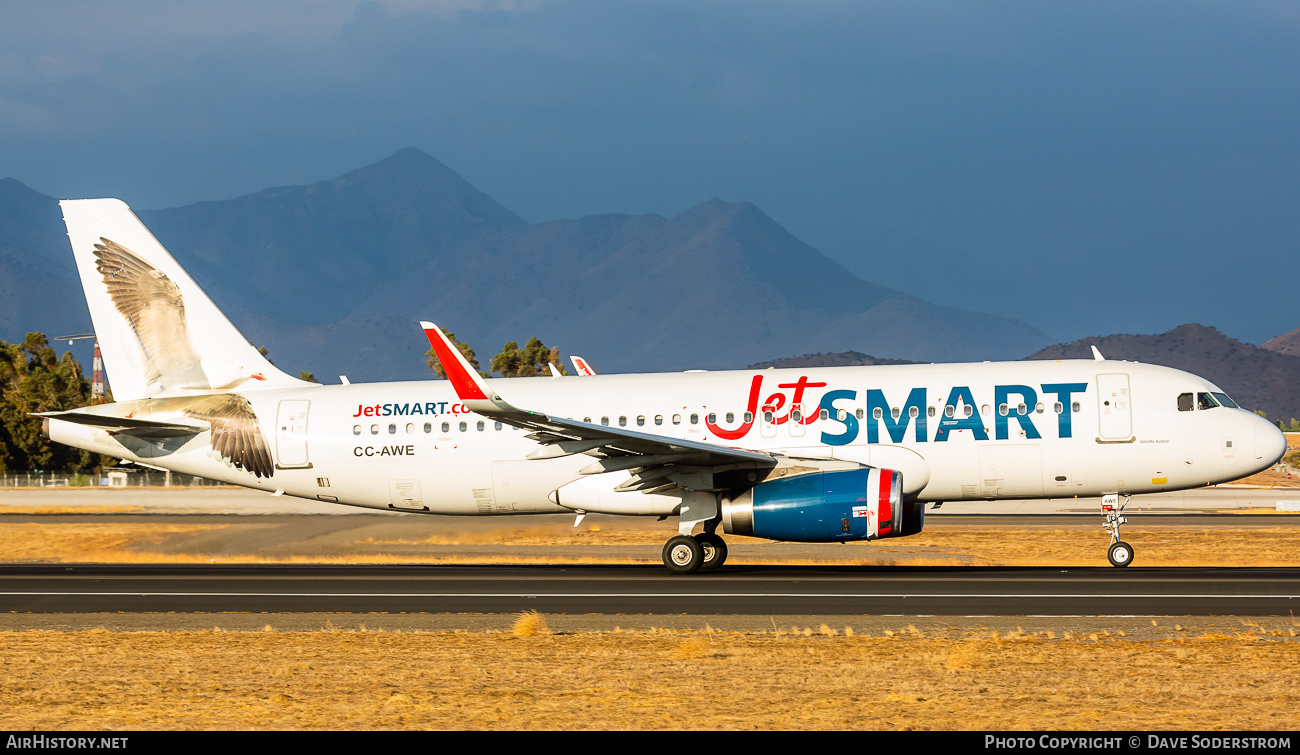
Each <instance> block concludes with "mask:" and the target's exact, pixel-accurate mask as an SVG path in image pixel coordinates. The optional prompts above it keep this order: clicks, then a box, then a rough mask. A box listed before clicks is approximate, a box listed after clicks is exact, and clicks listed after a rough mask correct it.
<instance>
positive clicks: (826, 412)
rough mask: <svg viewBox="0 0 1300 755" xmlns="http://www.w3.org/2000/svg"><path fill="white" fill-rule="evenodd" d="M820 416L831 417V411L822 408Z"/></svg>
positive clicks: (823, 417)
mask: <svg viewBox="0 0 1300 755" xmlns="http://www.w3.org/2000/svg"><path fill="white" fill-rule="evenodd" d="M818 416H819V417H821V418H822V419H829V418H830V416H831V413H830V412H828V411H827V410H825V409H822V410H821V412H820V413H819V414H818Z"/></svg>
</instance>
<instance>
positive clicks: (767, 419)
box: [763, 411, 775, 422]
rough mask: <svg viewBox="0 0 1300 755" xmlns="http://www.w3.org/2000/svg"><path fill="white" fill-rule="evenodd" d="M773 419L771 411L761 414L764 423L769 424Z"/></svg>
mask: <svg viewBox="0 0 1300 755" xmlns="http://www.w3.org/2000/svg"><path fill="white" fill-rule="evenodd" d="M774 418H775V415H773V414H772V412H771V411H766V412H763V421H764V422H771V421H772V420H773V419H774Z"/></svg>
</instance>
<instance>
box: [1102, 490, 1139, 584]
mask: <svg viewBox="0 0 1300 755" xmlns="http://www.w3.org/2000/svg"><path fill="white" fill-rule="evenodd" d="M1131 497H1132V496H1128V495H1125V496H1124V502H1123V503H1120V500H1119V495H1118V494H1116V493H1111V494H1110V495H1104V496H1102V497H1101V515H1102V517H1104V518H1105V519H1106V522H1105V524H1103V525H1101V526H1102V527H1103V528H1104V529H1105V530H1106V531H1107V532H1108V533H1110V550H1108V551H1107V552H1106V557H1107V558H1109V559H1110V565H1111V566H1120V567H1123V566H1128V565H1129V564H1131V563H1133V546H1131V545H1129V544H1128V543H1126V542H1124V541H1123V540H1120V539H1119V526H1120V525H1121V524H1127V523H1128V520H1127V519H1125V518H1124V517H1123V513H1124V507H1125V506H1127V505H1128V502H1129V498H1131Z"/></svg>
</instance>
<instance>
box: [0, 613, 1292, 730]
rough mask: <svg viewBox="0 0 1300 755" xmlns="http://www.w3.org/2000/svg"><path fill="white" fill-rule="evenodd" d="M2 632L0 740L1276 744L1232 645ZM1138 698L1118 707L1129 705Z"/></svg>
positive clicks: (1251, 663)
mask: <svg viewBox="0 0 1300 755" xmlns="http://www.w3.org/2000/svg"><path fill="white" fill-rule="evenodd" d="M889 634H892V636H884V637H882V636H866V635H864V634H858V635H854V636H846V635H843V634H838V633H833V632H829V633H828V632H826V631H822V632H820V633H816V634H814V633H813V632H812V631H811V629H807V630H805V631H797V628H796V632H781V633H735V632H717V631H712V630H709V631H706V632H672V631H666V630H661V631H617V630H616V631H613V632H584V633H580V634H567V635H566V634H537V635H534V636H531V637H516V636H514V635H513V634H511V633H509V632H486V633H468V632H443V633H412V632H406V633H401V632H374V631H369V632H367V631H356V632H342V631H325V632H275V631H263V632H222V631H207V632H171V633H168V632H126V633H119V632H106V631H103V630H98V631H89V632H67V633H65V632H49V631H29V632H4V633H2V635H0V664H3V667H4V674H3V675H0V699H4V700H5V705H4V706H3V707H2V708H0V727H3V728H6V729H10V730H15V729H36V730H69V729H87V730H90V729H408V728H419V729H430V728H431V729H564V730H573V729H678V730H687V729H808V730H819V729H863V730H874V729H952V730H973V729H974V730H983V729H986V730H1089V729H1106V730H1115V729H1130V730H1174V729H1197V730H1205V729H1234V730H1251V729H1254V730H1289V729H1294V728H1296V725H1297V723H1298V719H1297V716H1296V713H1295V710H1296V703H1297V701H1300V677H1298V676H1297V675H1296V674H1295V673H1294V670H1295V669H1296V668H1297V667H1298V666H1300V642H1298V641H1297V640H1296V639H1295V638H1294V637H1293V636H1291V635H1294V632H1291V633H1290V634H1288V633H1285V632H1263V631H1259V630H1258V629H1256V628H1252V627H1249V626H1245V625H1243V627H1242V631H1240V632H1237V633H1234V634H1226V633H1219V634H1215V635H1205V636H1196V637H1183V636H1179V635H1177V634H1174V635H1171V636H1170V637H1169V638H1168V639H1164V640H1156V641H1136V640H1131V639H1123V638H1120V637H1117V636H1113V635H1111V633H1109V632H1106V633H1094V634H1091V635H1090V636H1088V637H1074V636H1070V635H1069V633H1068V632H1067V633H1065V635H1066V636H1063V637H1060V638H1057V637H1055V635H1054V633H1047V632H1040V633H1024V632H1020V631H1017V632H1008V633H1005V634H1003V635H1002V636H997V635H996V634H995V633H988V632H982V633H981V632H972V633H969V634H967V635H966V636H963V637H959V638H956V639H937V638H930V637H926V636H921V635H920V633H918V632H916V631H915V630H913V631H908V630H907V629H900V630H898V631H891V632H890V633H889ZM1135 701H1140V704H1135Z"/></svg>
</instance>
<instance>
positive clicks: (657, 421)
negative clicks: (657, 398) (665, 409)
mask: <svg viewBox="0 0 1300 755" xmlns="http://www.w3.org/2000/svg"><path fill="white" fill-rule="evenodd" d="M663 423H664V415H662V414H656V415H655V424H656V425H662V424H663Z"/></svg>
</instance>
